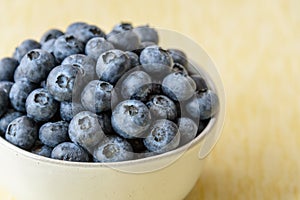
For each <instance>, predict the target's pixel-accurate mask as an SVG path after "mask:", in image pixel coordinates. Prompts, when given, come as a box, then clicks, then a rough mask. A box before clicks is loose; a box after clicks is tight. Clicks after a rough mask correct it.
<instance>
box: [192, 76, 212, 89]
mask: <svg viewBox="0 0 300 200" xmlns="http://www.w3.org/2000/svg"><path fill="white" fill-rule="evenodd" d="M191 78H192V79H193V80H194V81H195V83H196V91H199V92H205V91H207V90H208V86H207V83H206V81H205V79H204V78H203V77H202V76H201V75H199V74H194V75H191Z"/></svg>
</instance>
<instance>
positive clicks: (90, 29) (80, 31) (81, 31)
mask: <svg viewBox="0 0 300 200" xmlns="http://www.w3.org/2000/svg"><path fill="white" fill-rule="evenodd" d="M72 34H73V35H74V36H75V37H76V38H78V40H80V41H81V42H83V43H87V42H88V41H89V40H90V39H92V38H94V37H103V38H104V37H105V33H104V32H103V31H102V30H101V29H100V28H99V27H97V26H94V25H89V24H86V25H82V26H80V27H78V28H77V29H75V30H74V31H73V33H72Z"/></svg>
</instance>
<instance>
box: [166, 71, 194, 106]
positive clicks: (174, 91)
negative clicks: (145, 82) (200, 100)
mask: <svg viewBox="0 0 300 200" xmlns="http://www.w3.org/2000/svg"><path fill="white" fill-rule="evenodd" d="M162 89H163V92H164V94H166V95H167V96H168V97H170V98H171V99H173V100H178V101H184V100H187V99H189V98H191V97H192V96H193V94H194V92H195V90H196V83H195V81H194V80H193V79H192V78H191V77H190V76H188V75H187V74H184V73H182V72H173V73H171V74H169V75H168V76H166V77H165V78H164V80H163V82H162Z"/></svg>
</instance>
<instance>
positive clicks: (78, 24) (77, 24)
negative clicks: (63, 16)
mask: <svg viewBox="0 0 300 200" xmlns="http://www.w3.org/2000/svg"><path fill="white" fill-rule="evenodd" d="M87 25H88V24H87V23H85V22H74V23H72V24H70V25H69V26H68V27H67V30H66V34H72V33H74V32H76V31H77V30H80V29H82V28H83V27H85V26H87Z"/></svg>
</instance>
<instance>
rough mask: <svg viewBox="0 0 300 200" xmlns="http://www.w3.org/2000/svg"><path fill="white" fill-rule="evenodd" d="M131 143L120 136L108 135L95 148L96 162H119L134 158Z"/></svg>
mask: <svg viewBox="0 0 300 200" xmlns="http://www.w3.org/2000/svg"><path fill="white" fill-rule="evenodd" d="M132 151H133V150H132V147H131V145H130V143H128V142H127V141H126V140H124V139H122V138H121V137H118V136H107V137H105V139H104V140H103V142H101V143H100V144H99V145H98V146H97V147H96V148H95V150H94V152H93V156H94V159H95V161H96V162H118V161H125V160H131V159H133V153H132Z"/></svg>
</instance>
